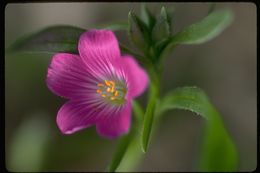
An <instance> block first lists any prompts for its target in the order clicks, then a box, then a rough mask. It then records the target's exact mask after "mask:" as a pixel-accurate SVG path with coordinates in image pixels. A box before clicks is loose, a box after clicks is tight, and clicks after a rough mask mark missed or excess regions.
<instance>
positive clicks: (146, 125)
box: [141, 83, 158, 153]
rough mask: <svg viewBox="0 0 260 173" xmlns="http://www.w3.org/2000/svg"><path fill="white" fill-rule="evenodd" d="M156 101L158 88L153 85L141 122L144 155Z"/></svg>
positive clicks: (151, 85)
mask: <svg viewBox="0 0 260 173" xmlns="http://www.w3.org/2000/svg"><path fill="white" fill-rule="evenodd" d="M157 99H158V87H157V86H156V85H154V84H153V83H151V84H150V96H149V101H148V105H147V108H146V111H145V115H144V122H143V131H142V136H141V138H142V141H141V144H142V145H141V146H142V151H143V152H144V153H145V152H146V151H147V148H148V144H149V142H150V137H151V131H152V125H153V120H154V114H155V107H156V103H157Z"/></svg>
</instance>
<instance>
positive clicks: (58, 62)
mask: <svg viewBox="0 0 260 173" xmlns="http://www.w3.org/2000/svg"><path fill="white" fill-rule="evenodd" d="M91 80H92V81H91ZM46 82H47V86H48V88H49V89H50V90H51V91H52V92H54V93H55V94H57V95H59V96H62V97H65V98H73V97H78V96H82V95H84V94H85V93H86V92H87V91H88V90H89V87H90V86H92V85H90V84H91V83H93V77H92V76H91V75H90V73H88V71H87V68H86V66H85V64H84V63H83V62H82V60H81V58H80V57H79V56H77V55H73V54H68V53H58V54H55V55H54V56H53V58H52V62H51V64H50V66H49V69H48V74H47V79H46Z"/></svg>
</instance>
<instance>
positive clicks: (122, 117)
mask: <svg viewBox="0 0 260 173" xmlns="http://www.w3.org/2000/svg"><path fill="white" fill-rule="evenodd" d="M108 116H109V117H107V119H103V120H102V121H100V122H98V123H97V124H96V128H97V132H98V133H99V134H100V135H101V136H103V137H106V138H111V139H112V138H115V137H118V136H120V135H123V134H126V133H128V131H129V127H130V124H131V103H130V102H129V103H127V104H126V105H125V106H124V108H122V110H120V111H119V112H118V113H116V114H111V115H108Z"/></svg>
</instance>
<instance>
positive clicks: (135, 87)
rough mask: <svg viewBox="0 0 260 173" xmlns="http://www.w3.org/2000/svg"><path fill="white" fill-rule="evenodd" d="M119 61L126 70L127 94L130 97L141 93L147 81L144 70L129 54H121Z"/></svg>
mask: <svg viewBox="0 0 260 173" xmlns="http://www.w3.org/2000/svg"><path fill="white" fill-rule="evenodd" d="M120 63H121V65H122V67H123V68H124V70H125V72H126V76H127V83H128V94H129V95H130V97H137V96H139V95H141V94H142V93H143V92H144V91H145V89H146V88H147V86H148V82H149V78H148V75H147V73H146V71H145V70H144V69H143V68H142V67H141V66H139V64H138V63H137V62H136V60H135V59H134V58H133V57H131V56H129V55H125V56H123V57H122V58H121V61H120Z"/></svg>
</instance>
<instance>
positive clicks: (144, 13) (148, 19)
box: [141, 3, 156, 30]
mask: <svg viewBox="0 0 260 173" xmlns="http://www.w3.org/2000/svg"><path fill="white" fill-rule="evenodd" d="M141 18H142V19H143V21H144V23H146V25H147V26H148V28H149V30H152V28H153V27H154V25H155V23H156V19H155V16H154V15H153V14H152V13H151V12H150V10H149V9H148V7H147V6H146V5H145V4H144V3H142V4H141Z"/></svg>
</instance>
